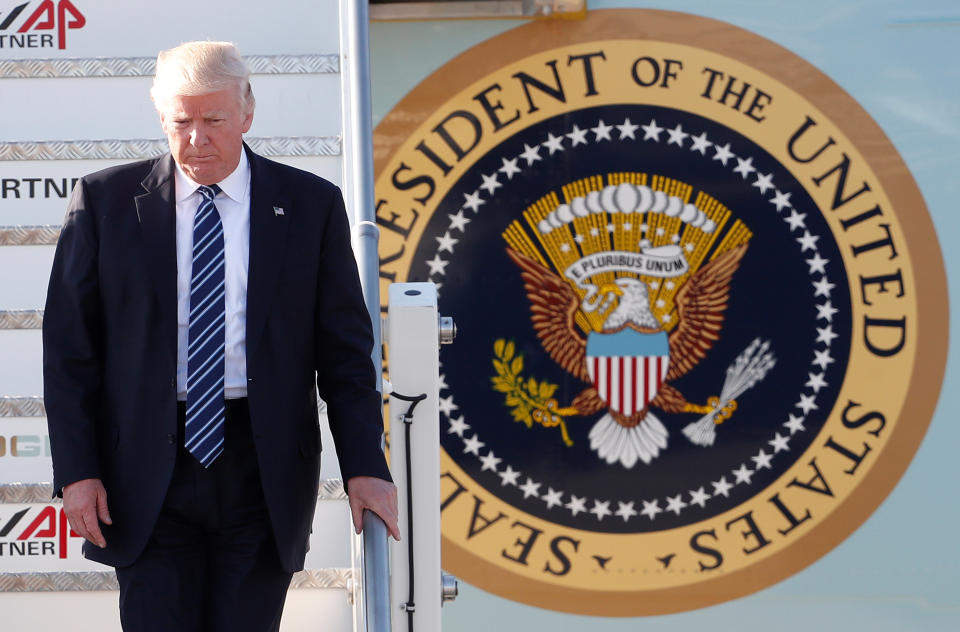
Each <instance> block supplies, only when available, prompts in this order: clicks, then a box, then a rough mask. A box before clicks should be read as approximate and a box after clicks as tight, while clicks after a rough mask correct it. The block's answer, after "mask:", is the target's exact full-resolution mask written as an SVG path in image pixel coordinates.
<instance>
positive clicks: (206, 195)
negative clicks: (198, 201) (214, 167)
mask: <svg viewBox="0 0 960 632" xmlns="http://www.w3.org/2000/svg"><path fill="white" fill-rule="evenodd" d="M220 190H221V189H220V186H219V185H216V184H212V185H210V186H207V185H205V184H201V185H200V186H198V187H197V192H199V193H200V195H201V196H203V199H204V200H207V201H210V200H212V199H213V198H215V197H217V193H220Z"/></svg>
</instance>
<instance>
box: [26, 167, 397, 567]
mask: <svg viewBox="0 0 960 632" xmlns="http://www.w3.org/2000/svg"><path fill="white" fill-rule="evenodd" d="M245 150H246V151H247V155H248V157H249V159H250V170H251V200H250V262H249V277H248V287H247V332H246V336H247V337H246V344H247V376H248V380H249V383H248V399H249V405H250V419H251V425H252V428H253V433H254V437H255V441H256V446H257V456H258V460H259V465H260V473H261V478H262V480H263V487H264V494H265V497H266V501H267V506H268V509H269V513H270V519H271V523H272V526H273V532H274V537H275V539H276V542H277V549H278V551H279V554H280V559H281V562H282V563H283V566H284V568H285V569H286V570H288V571H295V570H299V569H301V568H302V567H303V560H304V555H305V554H306V550H307V537H308V535H309V529H310V524H311V521H312V518H313V511H314V506H315V501H316V496H317V483H318V478H319V465H320V433H319V426H318V419H317V402H316V397H317V391H318V390H319V394H320V396H321V397H322V398H323V399H324V400H325V401H326V402H327V405H328V413H329V419H330V427H331V430H332V432H333V437H334V441H335V443H336V448H337V453H338V455H339V459H340V469H341V472H342V475H343V478H344V480H346V479H349V478H350V477H352V476H359V475H368V476H376V477H380V478H384V479H388V480H389V478H390V475H389V472H388V471H387V466H386V462H385V459H384V456H383V452H382V450H381V448H380V438H381V433H382V421H381V413H380V410H381V401H380V397H379V395H378V394H377V391H376V390H375V373H374V367H373V363H372V362H371V360H370V351H371V344H372V343H371V340H372V337H371V328H370V319H369V316H368V314H367V311H366V309H365V307H364V302H363V297H362V295H361V291H360V283H359V280H358V277H357V269H356V264H355V261H354V259H353V253H352V250H351V247H350V239H349V231H348V223H347V217H346V213H345V211H344V207H343V199H342V197H341V195H340V191H339V189H337V188H336V187H335V186H333V185H332V184H330V183H329V182H327V181H325V180H323V179H321V178H318V177H316V176H314V175H312V174H309V173H307V172H304V171H301V170H298V169H294V168H292V167H288V166H285V165H281V164H279V163H275V162H273V161H270V160H267V159H265V158H262V157H259V156H257V155H255V154H254V153H253V152H251V151H250V150H249V149H248V148H245ZM275 207H276V208H278V209H282V214H280V213H278V212H276V211H275V210H274V209H275ZM175 226H176V220H175V200H174V163H173V158H172V157H171V156H170V155H169V154H168V155H165V156H163V157H161V158H158V159H155V160H148V161H143V162H137V163H133V164H129V165H124V166H121V167H115V168H111V169H107V170H105V171H101V172H98V173H95V174H92V175H90V176H87V177H85V178H83V179H82V180H80V182H79V183H78V185H77V187H76V189H75V191H74V194H73V197H72V198H71V200H70V205H69V208H68V212H67V217H66V220H65V222H64V226H63V232H62V233H61V235H60V240H59V243H58V244H57V251H56V257H55V258H54V263H53V271H52V274H51V278H50V287H49V291H48V294H47V304H46V312H45V315H44V323H43V343H44V344H43V347H44V396H45V402H46V409H47V419H48V424H49V432H50V447H51V450H52V453H53V468H54V482H53V484H54V489H56V490H61V489H62V488H63V487H64V486H66V485H68V484H70V483H72V482H75V481H78V480H81V479H85V478H100V479H102V480H103V483H104V485H105V487H106V490H107V501H108V504H109V507H110V511H111V514H112V518H113V526H112V527H106V528H105V529H104V537H105V538H106V540H107V543H108V544H107V548H106V549H105V550H101V549H99V548H97V547H94V546H91V545H89V543H87V544H86V545H85V547H86V548H85V549H84V551H85V554H86V555H87V557H89V558H91V559H94V560H96V561H99V562H103V563H105V564H109V565H111V566H126V565H128V564H130V563H131V562H133V561H134V560H135V559H136V558H137V556H138V555H139V554H140V553H141V551H142V550H143V548H144V545H145V544H146V541H147V538H148V536H149V535H150V533H151V530H152V528H153V525H154V524H155V522H156V519H157V516H158V514H159V511H160V507H161V504H162V502H163V499H164V496H165V494H166V491H167V487H168V486H169V482H170V479H171V475H172V472H173V466H174V460H175V457H176V452H177V446H176V445H175V441H174V439H173V437H174V436H175V433H176V431H177V427H176V426H177V423H176V417H177V416H176V369H177V366H176V361H177V319H176V314H177V264H176V238H175Z"/></svg>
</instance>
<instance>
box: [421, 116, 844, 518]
mask: <svg viewBox="0 0 960 632" xmlns="http://www.w3.org/2000/svg"><path fill="white" fill-rule="evenodd" d="M615 129H616V130H618V132H619V138H618V139H616V140H618V141H620V142H627V141H633V142H655V143H661V141H662V139H661V138H660V136H661V135H662V134H663V133H664V132H666V135H667V137H666V139H665V143H663V144H664V145H666V146H669V145H677V146H678V148H679V149H685V150H687V151H691V152H695V153H697V154H699V155H701V156H702V157H703V158H704V159H707V160H711V161H718V162H720V163H721V164H722V165H723V166H724V167H729V168H730V169H731V170H732V171H733V172H734V173H736V174H738V175H740V176H741V177H742V178H743V180H747V181H749V180H753V182H752V183H751V185H752V186H753V187H755V188H757V189H758V190H759V191H758V193H759V194H760V196H761V197H762V198H763V199H765V200H767V201H768V202H769V203H770V204H771V205H773V207H774V209H773V210H774V212H776V213H777V214H778V215H779V216H780V217H781V219H783V221H784V222H785V223H786V224H787V225H788V226H789V231H790V234H791V236H793V238H794V240H795V241H796V242H797V244H798V247H799V248H800V253H801V256H803V257H804V259H805V261H806V263H807V265H808V266H809V268H810V270H809V274H810V276H811V278H812V279H813V280H812V281H811V285H812V287H813V296H814V302H815V303H816V307H817V324H818V325H819V324H820V321H825V323H824V324H825V327H823V328H820V327H819V326H818V327H817V339H816V342H815V345H814V346H815V347H821V346H822V348H819V349H815V350H814V357H813V360H812V361H811V363H810V364H811V370H810V371H808V380H807V382H806V384H805V385H804V390H803V391H802V392H801V393H800V399H799V401H797V402H796V403H795V404H794V408H795V409H798V410H797V414H793V413H791V414H789V415H788V416H787V420H786V421H784V422H783V424H782V427H783V428H784V430H783V432H782V433H781V432H780V431H777V432H776V433H774V436H773V438H772V439H770V440H769V441H767V445H769V446H770V448H769V452H768V451H767V449H766V448H761V449H760V451H759V452H757V454H756V455H754V456H751V457H750V458H749V459H748V461H745V462H743V463H741V464H740V467H738V468H736V469H732V470H730V472H729V474H724V475H722V476H720V478H719V479H718V480H715V481H708V482H707V483H706V484H705V485H701V486H700V487H699V488H697V489H694V490H684V491H680V492H678V493H677V494H675V495H673V496H664V497H663V498H654V499H651V500H645V499H641V500H640V503H641V508H640V509H639V510H638V508H637V507H636V503H637V500H629V501H624V500H602V499H599V498H588V497H586V496H584V497H580V496H577V495H575V494H572V493H570V494H568V493H566V492H564V491H563V490H556V489H554V488H553V487H550V486H549V485H548V486H547V488H546V490H544V489H543V486H544V483H542V482H540V481H536V480H534V479H532V478H531V477H529V476H527V475H525V474H524V473H523V472H522V471H520V470H515V469H513V467H512V466H511V465H509V464H506V465H505V466H504V467H503V468H502V469H501V467H500V466H501V463H502V462H503V459H501V458H500V457H498V456H496V455H495V454H494V452H493V450H489V449H487V450H484V447H485V446H486V444H485V443H484V442H483V441H481V440H480V437H479V436H478V435H477V433H475V432H474V433H470V432H468V431H469V430H470V425H469V424H468V423H467V422H466V420H465V419H464V417H463V415H460V416H459V417H457V418H456V419H454V417H453V411H454V410H455V409H457V408H458V406H457V405H456V404H455V403H454V401H453V395H452V394H450V395H448V396H447V397H441V399H440V412H441V413H443V414H444V416H445V417H446V419H447V421H448V423H449V426H450V427H449V429H448V431H447V432H448V433H450V434H456V435H457V436H459V437H460V439H461V441H462V442H463V454H473V455H474V456H475V457H476V458H477V459H478V460H479V461H480V463H481V464H482V471H486V470H492V471H493V472H495V473H496V474H497V476H499V477H500V479H501V485H502V486H507V485H512V486H515V487H517V488H519V489H520V491H522V492H523V497H524V499H527V498H530V497H531V496H534V497H537V498H539V499H541V500H543V501H544V502H545V503H546V505H547V509H548V510H556V511H563V510H566V511H569V512H570V513H571V515H573V516H577V515H578V514H580V513H591V514H593V515H594V516H595V517H596V519H597V521H598V522H599V521H602V520H603V519H604V518H605V517H607V516H611V515H613V516H618V517H620V518H623V521H624V522H629V521H630V520H632V519H633V518H635V517H638V516H646V517H647V518H649V519H650V520H651V521H653V520H655V519H656V518H657V516H658V515H659V514H661V513H665V512H671V513H674V514H675V515H677V516H679V515H680V514H681V513H682V512H683V510H684V509H685V508H687V507H689V506H691V505H696V506H698V507H700V508H703V507H705V506H706V504H707V502H709V501H710V499H712V498H714V497H716V496H723V497H725V498H728V497H729V495H730V490H731V489H733V488H734V487H736V486H738V485H748V486H749V485H750V484H751V483H752V478H753V476H754V474H756V473H757V472H758V471H760V470H762V469H770V468H771V465H770V464H771V462H772V461H773V459H774V458H775V457H776V456H777V455H778V454H780V453H781V452H789V450H790V440H791V439H792V438H793V436H794V435H795V434H797V433H798V432H803V431H805V430H806V428H805V427H804V425H803V422H804V421H805V419H806V415H808V414H809V413H810V411H812V410H817V409H818V406H817V403H816V398H817V394H818V393H819V392H820V389H821V388H823V387H825V386H827V382H826V381H825V380H824V375H825V374H826V369H827V367H828V366H829V365H830V364H832V363H833V362H834V358H833V357H832V356H831V355H830V348H831V345H832V342H833V339H834V338H836V337H837V336H838V334H836V333H834V331H833V325H832V322H833V317H834V315H835V314H836V313H837V312H838V311H839V310H838V309H837V308H835V307H834V306H833V304H832V302H831V300H830V292H831V290H833V288H834V287H836V284H834V283H831V282H830V280H829V279H828V277H827V270H826V266H827V264H828V263H829V260H828V259H824V258H823V257H821V256H820V251H819V249H818V247H817V241H818V240H819V239H820V235H813V234H811V233H810V231H809V229H808V228H807V226H806V223H805V221H806V217H807V216H806V214H805V213H799V212H798V211H797V210H796V209H795V208H794V207H793V205H792V203H791V202H790V195H791V194H790V193H783V192H781V191H780V190H779V189H777V188H776V185H774V183H773V173H772V172H771V173H768V174H763V173H761V172H760V171H759V170H758V169H757V168H756V167H754V166H753V157H750V156H748V157H745V158H742V157H740V156H739V155H737V154H735V153H734V152H733V151H732V150H731V144H730V143H726V144H724V145H722V146H721V145H718V144H714V143H713V142H711V141H710V140H709V139H708V138H707V133H706V132H701V133H700V134H698V135H694V134H692V133H691V132H688V131H684V129H683V127H682V126H681V124H679V123H678V124H677V125H676V127H674V128H672V129H668V128H667V127H666V126H660V125H659V124H658V123H657V121H656V119H650V121H649V122H648V123H646V124H645V125H637V124H635V123H633V122H632V121H631V120H630V119H629V118H627V119H625V120H624V121H623V123H621V124H620V125H607V124H606V123H605V122H604V121H603V119H599V120H598V121H597V125H596V126H595V127H588V128H586V129H581V128H580V127H578V126H577V125H573V127H572V128H571V129H570V132H569V133H566V134H561V135H560V136H555V135H553V134H552V133H548V134H547V137H546V138H545V139H544V141H543V142H542V143H540V144H539V145H534V146H530V145H528V144H526V143H524V151H523V152H521V153H520V154H519V155H517V156H515V157H513V158H506V157H501V163H502V166H501V167H500V168H499V169H497V170H496V171H494V172H493V173H492V174H489V175H482V176H481V177H482V183H481V184H480V185H479V187H478V188H477V189H476V190H474V191H473V192H472V193H469V194H464V202H463V205H462V206H461V208H460V209H459V210H458V211H457V213H455V214H448V215H447V217H448V218H449V219H450V224H449V228H448V230H447V231H446V232H444V234H443V236H442V237H435V238H434V239H436V240H437V242H438V245H437V251H436V253H435V255H434V257H433V259H431V260H429V261H427V262H426V264H427V266H428V267H429V268H430V275H429V276H430V279H431V280H434V277H442V276H443V275H444V274H445V268H446V266H447V264H448V263H449V261H447V260H444V259H441V257H440V254H441V253H442V252H444V251H446V252H449V253H450V254H451V255H452V254H453V252H454V248H455V247H456V245H457V243H459V242H460V239H462V238H463V236H464V235H465V234H466V232H467V228H468V224H470V223H471V222H472V221H475V220H476V218H477V216H479V215H480V214H481V210H480V209H481V207H482V206H483V205H484V204H486V200H484V199H483V193H482V192H486V197H487V198H493V196H494V195H495V194H496V191H497V189H499V188H500V187H502V186H503V184H502V183H501V182H500V178H501V177H505V178H506V179H507V180H512V179H513V177H514V176H515V175H518V174H522V173H523V171H524V168H525V167H530V166H531V165H533V164H534V163H535V162H538V161H541V160H543V158H544V157H543V156H541V155H540V152H541V151H549V154H548V155H547V157H550V156H553V155H554V154H555V153H559V152H564V151H567V150H568V149H573V148H575V147H577V146H578V145H590V144H591V143H602V142H611V143H612V142H616V141H615V140H614V138H613V137H612V136H611V133H612V132H613V130H615ZM639 130H642V134H643V136H642V138H641V137H640V131H639ZM591 133H592V134H593V139H592V141H591V140H590V138H589V135H590V134H591ZM688 138H689V140H690V144H689V146H688V145H685V143H686V141H687V139H688ZM521 161H523V162H524V163H526V164H523V165H521V164H520V163H521ZM734 161H735V162H736V166H734ZM467 211H470V212H471V213H467ZM455 231H456V232H455ZM801 231H802V234H801ZM457 232H459V238H455V237H454V235H455V234H457ZM796 235H799V236H796ZM808 251H809V252H808ZM808 257H809V258H808ZM434 282H435V283H436V284H437V289H438V291H439V290H440V288H441V286H442V283H437V282H436V281H435V280H434ZM821 300H822V301H823V302H822V303H821V302H820V301H821ZM440 386H441V392H442V391H449V388H448V387H447V385H446V382H445V380H444V376H443V375H441V376H440ZM728 477H729V480H728ZM684 497H686V500H684ZM614 502H616V504H617V508H616V510H612V509H611V504H612V503H614ZM661 502H662V503H663V506H662V507H661ZM638 519H639V518H638Z"/></svg>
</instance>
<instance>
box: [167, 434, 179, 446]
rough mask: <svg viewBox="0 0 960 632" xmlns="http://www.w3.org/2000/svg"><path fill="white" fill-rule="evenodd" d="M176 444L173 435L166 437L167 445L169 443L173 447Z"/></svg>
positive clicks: (175, 437)
mask: <svg viewBox="0 0 960 632" xmlns="http://www.w3.org/2000/svg"><path fill="white" fill-rule="evenodd" d="M176 442H177V435H175V434H168V435H167V443H169V444H170V445H174V444H175V443H176Z"/></svg>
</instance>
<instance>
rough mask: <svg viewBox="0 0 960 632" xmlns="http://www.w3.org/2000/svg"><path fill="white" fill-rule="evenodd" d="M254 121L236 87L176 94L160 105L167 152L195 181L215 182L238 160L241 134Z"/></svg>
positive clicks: (226, 173) (234, 167)
mask: <svg viewBox="0 0 960 632" xmlns="http://www.w3.org/2000/svg"><path fill="white" fill-rule="evenodd" d="M251 123H253V109H252V108H251V109H250V111H247V108H246V107H245V106H244V105H243V103H242V101H241V100H240V97H239V96H238V94H237V92H236V90H220V91H218V92H211V93H209V94H201V95H197V96H175V97H172V98H170V99H168V100H167V101H166V102H165V103H163V105H162V107H161V108H160V124H161V125H162V126H163V131H164V133H165V134H166V135H167V141H168V142H169V143H170V153H172V154H173V159H174V160H176V161H177V164H178V165H180V168H181V169H183V171H184V172H185V173H186V174H187V175H188V176H190V178H191V179H192V180H193V181H194V182H196V183H197V184H216V183H218V182H220V181H221V180H223V179H224V178H226V177H227V176H228V175H230V174H231V173H233V170H234V169H236V168H237V165H238V164H239V163H240V152H241V151H243V134H245V133H246V132H247V130H249V129H250V125H251Z"/></svg>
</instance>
